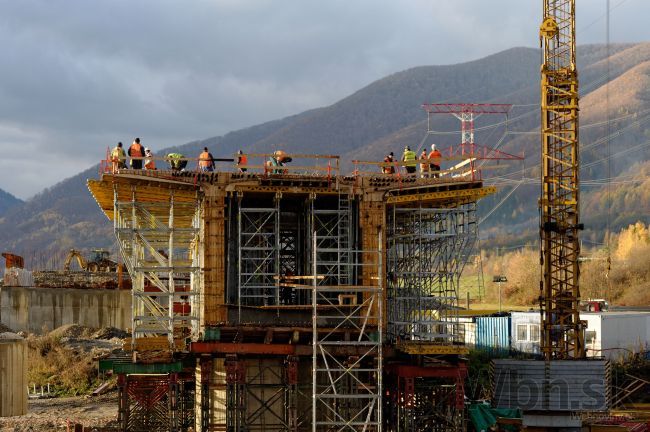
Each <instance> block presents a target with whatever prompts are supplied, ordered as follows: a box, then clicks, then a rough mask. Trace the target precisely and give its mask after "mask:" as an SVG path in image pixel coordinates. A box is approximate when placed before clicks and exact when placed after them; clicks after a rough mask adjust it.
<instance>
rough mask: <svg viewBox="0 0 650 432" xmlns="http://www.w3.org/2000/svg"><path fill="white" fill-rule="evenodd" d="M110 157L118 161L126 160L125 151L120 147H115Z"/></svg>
mask: <svg viewBox="0 0 650 432" xmlns="http://www.w3.org/2000/svg"><path fill="white" fill-rule="evenodd" d="M111 159H112V160H114V161H118V162H124V161H125V160H126V153H125V152H124V149H123V148H122V147H115V148H114V149H113V150H112V151H111Z"/></svg>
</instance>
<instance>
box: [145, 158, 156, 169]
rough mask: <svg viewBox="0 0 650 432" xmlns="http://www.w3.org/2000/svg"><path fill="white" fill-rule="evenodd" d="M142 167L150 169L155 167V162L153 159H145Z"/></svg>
mask: <svg viewBox="0 0 650 432" xmlns="http://www.w3.org/2000/svg"><path fill="white" fill-rule="evenodd" d="M144 168H145V169H150V170H153V169H156V162H154V160H153V159H145V160H144Z"/></svg>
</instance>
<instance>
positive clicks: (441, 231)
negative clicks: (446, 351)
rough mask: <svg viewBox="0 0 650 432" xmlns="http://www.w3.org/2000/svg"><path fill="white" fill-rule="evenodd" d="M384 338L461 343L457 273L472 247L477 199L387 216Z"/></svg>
mask: <svg viewBox="0 0 650 432" xmlns="http://www.w3.org/2000/svg"><path fill="white" fill-rule="evenodd" d="M388 229H389V232H388V257H387V260H388V266H387V279H388V292H387V301H388V331H387V333H388V338H389V339H390V340H391V341H393V342H399V341H417V342H435V343H440V344H452V343H454V342H458V341H460V338H461V334H460V329H459V324H458V289H459V284H460V276H461V273H462V271H463V268H464V267H465V264H466V263H467V262H468V260H469V259H470V257H471V254H472V251H473V249H474V247H475V245H476V240H477V230H478V224H477V219H476V202H469V203H459V204H458V205H457V206H455V207H448V208H421V207H420V208H400V207H393V208H392V209H390V210H389V215H388Z"/></svg>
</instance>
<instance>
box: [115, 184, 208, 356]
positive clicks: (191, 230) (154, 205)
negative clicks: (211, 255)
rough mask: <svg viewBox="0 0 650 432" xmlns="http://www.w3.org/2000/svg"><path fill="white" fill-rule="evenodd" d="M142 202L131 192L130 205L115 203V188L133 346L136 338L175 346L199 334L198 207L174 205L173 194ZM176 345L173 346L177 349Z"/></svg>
mask: <svg viewBox="0 0 650 432" xmlns="http://www.w3.org/2000/svg"><path fill="white" fill-rule="evenodd" d="M161 193H162V194H166V196H165V197H164V198H163V199H161V198H160V196H158V197H157V201H155V202H153V201H147V200H146V199H140V197H138V196H137V193H136V190H135V188H133V189H132V193H131V200H130V201H118V193H117V188H115V189H114V200H113V202H114V214H115V218H114V230H115V235H116V237H117V240H118V243H119V246H120V252H121V254H122V258H123V260H124V264H125V265H126V268H127V270H128V272H129V274H130V276H131V279H132V296H133V300H132V301H133V304H132V327H131V328H132V335H133V338H132V344H133V347H135V346H136V341H137V339H138V338H141V337H152V336H153V337H166V338H167V340H168V342H169V348H170V349H171V350H184V344H177V342H176V341H178V340H184V339H185V338H186V337H188V336H192V337H194V336H197V335H198V333H199V319H198V316H197V314H198V313H199V311H200V287H201V285H202V280H201V279H202V273H201V250H202V230H201V205H200V201H199V199H198V198H197V199H196V201H195V202H175V200H174V192H173V191H171V190H165V191H162V192H161ZM177 345H178V346H177Z"/></svg>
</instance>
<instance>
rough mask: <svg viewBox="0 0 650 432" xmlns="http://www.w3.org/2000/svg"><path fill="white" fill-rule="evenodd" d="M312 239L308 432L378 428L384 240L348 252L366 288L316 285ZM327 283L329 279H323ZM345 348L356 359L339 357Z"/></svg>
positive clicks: (315, 250)
mask: <svg viewBox="0 0 650 432" xmlns="http://www.w3.org/2000/svg"><path fill="white" fill-rule="evenodd" d="M319 240H320V238H319V236H318V233H317V232H314V235H313V251H312V254H313V263H312V265H313V273H314V274H313V276H314V277H313V281H312V290H311V291H312V310H313V312H312V313H313V315H312V338H313V339H312V347H313V350H312V362H313V366H312V386H313V399H312V431H313V432H317V431H324V430H327V431H329V430H337V431H346V430H347V431H377V432H381V429H382V374H383V353H382V344H383V336H382V328H383V298H382V297H383V283H382V253H383V251H382V247H381V244H382V238H381V234H380V235H379V243H378V244H379V245H380V246H379V247H380V249H379V250H373V251H358V250H352V251H350V257H351V264H350V265H351V266H354V267H355V269H356V270H357V273H358V274H362V273H363V274H364V275H365V276H366V277H365V280H366V284H363V285H348V284H333V285H326V284H323V283H319V281H322V280H323V279H322V277H323V276H326V275H323V274H320V273H319V269H321V268H326V269H327V268H328V267H327V266H325V267H323V266H320V265H319V261H318V258H319V256H320V255H319V254H320V250H319V245H320V244H321V243H320V242H319ZM325 280H332V279H330V278H326V279H325ZM342 346H349V347H350V348H353V347H354V349H356V350H357V352H356V354H355V355H350V356H347V357H341V356H340V354H337V353H336V350H337V348H341V347H342Z"/></svg>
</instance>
